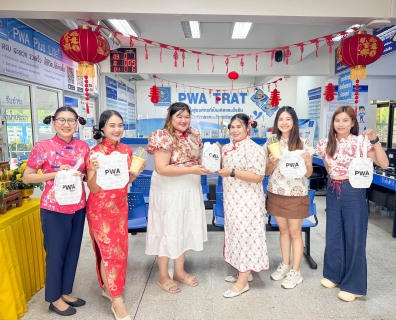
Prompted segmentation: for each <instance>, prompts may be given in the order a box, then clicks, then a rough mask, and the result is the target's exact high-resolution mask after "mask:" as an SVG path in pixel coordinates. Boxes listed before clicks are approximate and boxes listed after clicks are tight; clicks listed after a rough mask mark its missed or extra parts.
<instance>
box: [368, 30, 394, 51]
mask: <svg viewBox="0 0 396 320" xmlns="http://www.w3.org/2000/svg"><path fill="white" fill-rule="evenodd" d="M395 33H396V26H390V27H385V28H380V29H374V30H373V35H375V36H377V37H378V38H380V39H381V40H382V42H383V43H384V53H383V54H382V56H386V55H388V54H391V53H393V52H395V51H396V42H393V41H392V40H391V39H392V37H393V35H394V34H395Z"/></svg>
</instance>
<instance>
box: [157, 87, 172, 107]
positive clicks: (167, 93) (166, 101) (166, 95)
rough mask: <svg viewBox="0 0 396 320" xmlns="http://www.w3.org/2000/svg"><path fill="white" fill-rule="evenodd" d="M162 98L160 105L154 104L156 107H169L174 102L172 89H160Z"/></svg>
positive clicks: (160, 98)
mask: <svg viewBox="0 0 396 320" xmlns="http://www.w3.org/2000/svg"><path fill="white" fill-rule="evenodd" d="M159 92H160V94H159V95H160V97H159V101H158V103H156V104H154V106H155V107H169V106H170V104H171V102H172V100H171V98H172V95H171V88H170V87H159Z"/></svg>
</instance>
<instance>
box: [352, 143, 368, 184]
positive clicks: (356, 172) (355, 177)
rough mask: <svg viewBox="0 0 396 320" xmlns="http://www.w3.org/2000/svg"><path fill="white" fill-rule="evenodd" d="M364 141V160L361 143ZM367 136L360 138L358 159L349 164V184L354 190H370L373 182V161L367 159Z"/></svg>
mask: <svg viewBox="0 0 396 320" xmlns="http://www.w3.org/2000/svg"><path fill="white" fill-rule="evenodd" d="M362 139H364V140H363V150H362V154H363V158H361V157H360V150H359V147H360V143H361V141H362ZM367 145H368V138H367V135H365V136H364V138H363V136H359V137H358V143H357V146H356V157H355V159H353V160H352V161H351V163H350V164H349V183H350V184H351V186H352V187H354V188H369V187H370V185H371V182H372V181H373V160H371V159H370V158H367Z"/></svg>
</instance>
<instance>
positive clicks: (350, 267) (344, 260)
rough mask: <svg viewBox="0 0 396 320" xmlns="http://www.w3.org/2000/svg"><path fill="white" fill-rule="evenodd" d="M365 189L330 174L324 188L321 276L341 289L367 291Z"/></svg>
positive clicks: (356, 291)
mask: <svg viewBox="0 0 396 320" xmlns="http://www.w3.org/2000/svg"><path fill="white" fill-rule="evenodd" d="M368 214H369V213H368V206H367V200H366V189H359V188H353V187H352V186H351V185H350V183H349V181H348V180H342V181H341V182H340V181H337V182H335V180H332V179H330V178H329V181H328V183H327V190H326V249H325V255H324V267H323V276H324V277H325V278H326V279H329V280H330V281H332V282H334V283H336V284H338V285H339V286H340V289H341V290H342V291H346V292H350V293H354V294H359V295H366V292H367V260H366V239H367V224H368Z"/></svg>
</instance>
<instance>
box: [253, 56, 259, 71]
mask: <svg viewBox="0 0 396 320" xmlns="http://www.w3.org/2000/svg"><path fill="white" fill-rule="evenodd" d="M254 60H255V61H256V71H257V62H258V55H257V54H256V57H255V58H254Z"/></svg>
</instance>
